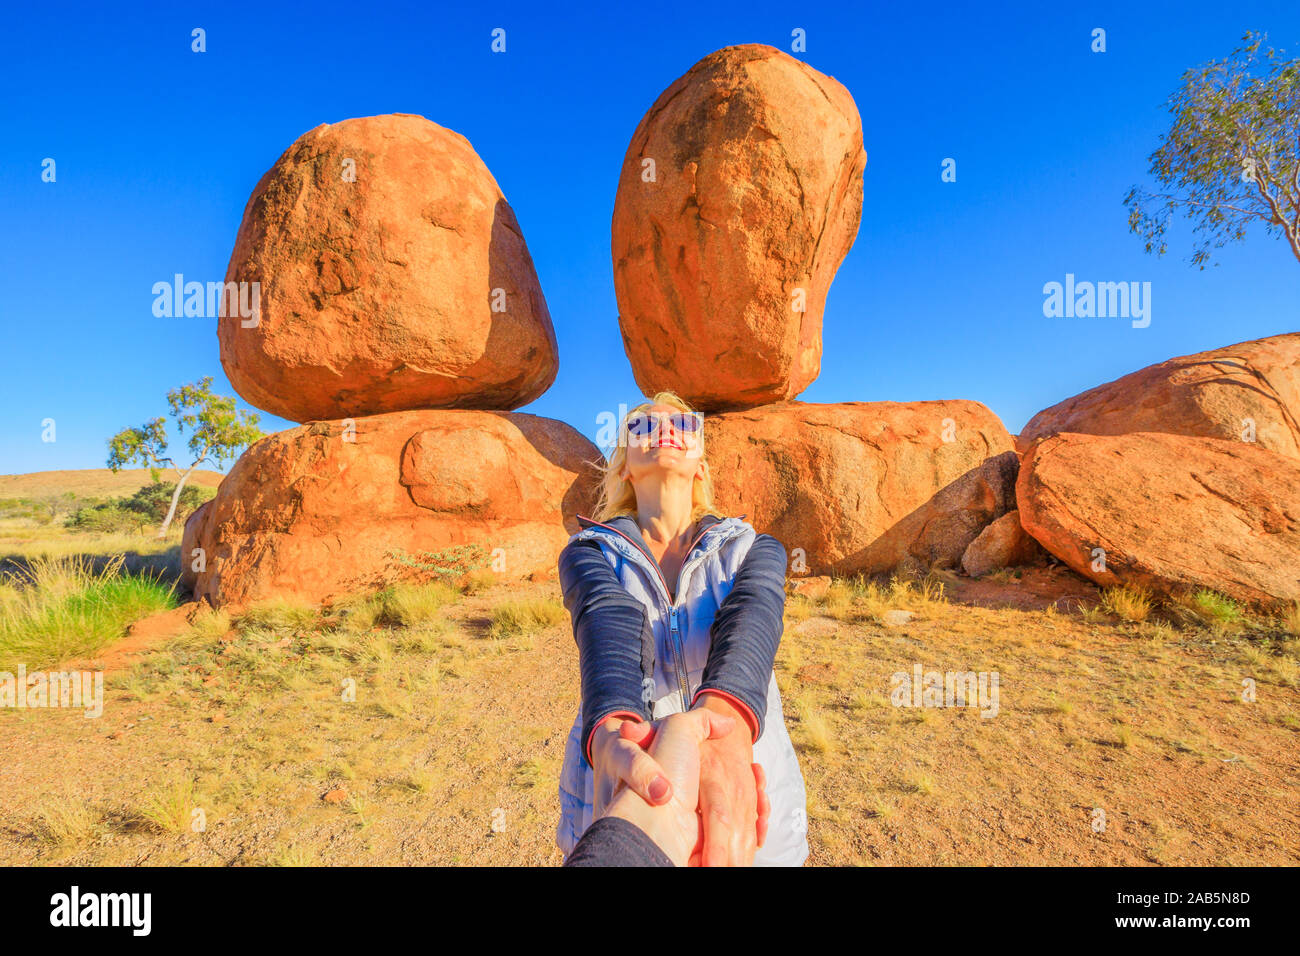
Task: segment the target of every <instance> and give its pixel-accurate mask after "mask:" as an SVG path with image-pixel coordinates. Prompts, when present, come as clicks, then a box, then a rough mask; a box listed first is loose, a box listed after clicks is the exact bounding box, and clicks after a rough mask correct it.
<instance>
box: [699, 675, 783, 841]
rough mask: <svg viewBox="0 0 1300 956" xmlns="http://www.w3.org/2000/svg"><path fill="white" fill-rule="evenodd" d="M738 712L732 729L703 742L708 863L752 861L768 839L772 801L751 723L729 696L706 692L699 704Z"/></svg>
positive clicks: (702, 799)
mask: <svg viewBox="0 0 1300 956" xmlns="http://www.w3.org/2000/svg"><path fill="white" fill-rule="evenodd" d="M701 708H703V709H707V710H710V711H712V712H713V713H715V714H721V715H724V716H729V717H733V718H734V719H735V723H734V725H733V726H732V729H731V731H730V732H729V733H727V734H725V735H721V736H719V737H716V738H711V739H708V740H705V741H704V742H703V743H701V744H700V808H699V809H700V819H701V821H702V823H703V826H704V843H703V847H702V850H701V860H700V862H701V865H703V866H752V865H753V863H754V851H755V850H756V849H757V848H758V847H760V846H762V845H763V843H764V841H765V840H766V839H767V826H768V819H769V817H770V816H771V813H772V804H771V802H770V801H769V800H768V797H767V792H766V789H765V784H766V778H765V777H764V775H763V768H762V767H760V766H759V765H758V764H756V763H754V743H753V738H752V737H751V735H750V730H749V725H748V724H747V723H746V722H745V720H744V719H743V718H742V717H741V716H740V712H739V711H738V710H737V709H736V707H735V706H734V705H732V704H731V703H730V702H729V701H727V700H726V699H725V698H722V697H718V696H716V695H714V694H709V693H705V694H704V695H703V696H702V697H701V698H700V702H699V704H698V706H697V708H696V709H701Z"/></svg>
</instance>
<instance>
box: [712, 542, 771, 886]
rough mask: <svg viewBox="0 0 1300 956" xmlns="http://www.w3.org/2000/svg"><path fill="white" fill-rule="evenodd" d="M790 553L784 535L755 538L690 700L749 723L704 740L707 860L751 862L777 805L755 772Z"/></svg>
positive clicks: (716, 621)
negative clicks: (781, 538)
mask: <svg viewBox="0 0 1300 956" xmlns="http://www.w3.org/2000/svg"><path fill="white" fill-rule="evenodd" d="M785 560H786V555H785V548H784V547H782V545H781V542H779V541H777V540H776V539H775V538H773V537H772V536H771V535H766V534H760V535H758V536H757V537H755V539H754V542H753V544H751V545H750V548H749V552H748V553H747V554H746V555H745V559H744V560H743V561H742V562H741V565H740V568H739V569H738V570H737V571H736V578H735V580H734V581H733V583H732V588H731V591H730V592H729V593H728V594H727V597H726V598H725V599H724V600H723V602H722V606H721V607H719V608H718V613H717V614H716V615H715V616H714V619H713V626H712V628H711V629H710V632H709V634H710V644H709V657H708V661H707V663H706V665H705V669H704V680H703V681H702V683H701V684H700V689H699V692H698V693H697V694H696V695H695V701H693V702H692V706H693V707H700V708H706V709H708V710H712V711H714V712H715V713H722V714H729V713H730V714H738V715H739V716H740V717H742V718H743V719H744V720H745V721H746V722H747V723H748V724H749V726H748V727H744V726H742V725H741V723H740V722H739V721H738V722H737V725H736V728H735V729H734V730H733V731H732V732H731V733H729V734H727V735H725V736H723V737H721V738H720V739H717V740H708V741H705V742H704V743H703V744H701V746H700V817H701V820H702V822H703V830H704V840H703V845H702V853H701V859H702V862H703V864H704V865H705V866H749V865H751V864H753V862H754V852H755V850H756V849H757V848H758V847H761V846H762V845H763V841H764V840H765V839H766V836H767V827H768V814H769V813H770V812H771V805H770V803H769V802H768V801H767V800H766V799H765V797H764V795H763V794H762V793H761V792H760V791H761V788H762V784H761V783H760V782H758V781H756V780H755V777H754V775H753V773H752V772H751V771H752V768H753V766H754V764H753V759H754V743H755V742H756V741H757V740H758V738H759V737H760V736H761V735H762V733H763V718H764V715H765V714H766V713H767V689H768V685H769V684H770V683H771V680H772V664H773V662H774V660H775V659H776V650H777V647H778V645H779V644H780V642H781V632H782V630H783V628H784V622H783V615H784V612H785ZM761 779H762V778H761V774H760V776H759V780H761Z"/></svg>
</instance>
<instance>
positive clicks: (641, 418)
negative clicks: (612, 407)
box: [627, 415, 650, 438]
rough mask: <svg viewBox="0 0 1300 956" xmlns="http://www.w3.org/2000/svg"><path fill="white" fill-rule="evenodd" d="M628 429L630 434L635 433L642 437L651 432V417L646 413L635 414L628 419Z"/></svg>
mask: <svg viewBox="0 0 1300 956" xmlns="http://www.w3.org/2000/svg"><path fill="white" fill-rule="evenodd" d="M627 431H628V434H629V435H635V436H636V437H637V438H642V437H644V436H646V435H649V434H650V419H649V418H647V417H646V416H645V415H634V416H633V417H631V418H629V419H628V420H627Z"/></svg>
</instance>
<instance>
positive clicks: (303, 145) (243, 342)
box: [217, 114, 559, 421]
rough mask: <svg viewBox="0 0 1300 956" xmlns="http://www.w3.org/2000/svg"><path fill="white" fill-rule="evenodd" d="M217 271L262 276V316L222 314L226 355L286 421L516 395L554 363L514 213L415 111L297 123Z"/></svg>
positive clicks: (458, 141)
mask: <svg viewBox="0 0 1300 956" xmlns="http://www.w3.org/2000/svg"><path fill="white" fill-rule="evenodd" d="M353 174H354V175H355V181H350V179H349V177H350V176H352V175H353ZM226 281H227V282H228V283H229V282H249V283H252V282H257V283H260V314H259V316H258V318H257V324H256V325H254V326H252V327H248V328H246V327H244V325H245V322H249V323H251V322H252V320H245V319H243V318H242V317H241V316H239V315H238V314H233V315H228V316H225V317H223V318H221V319H220V320H219V321H218V329H217V331H218V338H219V339H220V343H221V364H222V365H223V366H224V368H225V370H226V374H227V376H228V377H229V378H230V382H231V384H232V385H234V387H235V389H236V391H238V392H239V394H240V395H242V396H243V397H244V398H245V399H246V400H247V401H248V402H249V403H250V404H252V405H256V406H257V407H258V408H261V409H264V410H266V411H268V412H271V413H273V414H275V415H280V416H282V417H284V418H288V419H290V420H293V421H311V420H324V419H332V418H347V417H355V416H360V415H371V414H376V413H380V412H388V411H398V410H405V409H415V408H484V409H512V408H518V407H519V406H520V405H523V404H526V403H527V402H530V401H532V400H533V399H535V398H537V397H538V396H539V395H541V394H542V393H543V392H544V391H545V390H546V389H547V388H548V387H549V386H550V384H551V383H552V382H553V381H554V380H555V375H556V371H557V370H558V368H559V360H558V357H557V351H556V343H555V331H554V329H553V328H552V326H551V317H550V313H549V312H548V311H547V308H546V300H545V299H544V298H543V296H542V290H541V287H540V285H539V284H538V281H537V274H536V272H535V270H534V268H533V261H532V258H531V257H530V256H529V254H528V248H527V246H526V245H525V244H524V237H523V234H522V233H521V231H520V229H519V223H518V222H517V221H516V220H515V214H514V212H513V211H512V210H511V208H510V206H509V204H508V203H507V202H506V200H505V197H504V196H503V195H502V193H501V190H500V188H498V186H497V183H496V180H495V179H493V178H492V174H491V173H490V172H488V169H487V167H486V166H485V165H484V164H483V161H482V160H480V159H479V157H478V156H477V155H476V154H475V152H474V150H473V148H472V147H471V146H470V144H469V142H468V140H466V139H465V137H463V136H461V135H460V134H459V133H455V132H453V131H451V130H449V129H444V128H443V127H441V126H438V125H437V124H436V123H431V122H430V121H428V120H426V119H424V118H423V117H420V116H411V115H407V114H395V115H392V116H371V117H365V118H361V119H349V120H344V121H343V122H341V123H335V124H332V125H330V124H327V125H323V126H318V127H316V128H315V129H313V130H311V131H310V132H308V133H305V134H304V135H303V136H301V137H300V138H299V139H298V140H297V142H295V143H294V144H293V145H292V146H290V147H289V148H288V149H287V150H286V151H285V153H284V155H282V156H281V157H280V158H279V160H277V161H276V163H275V165H274V166H273V167H272V168H271V170H270V171H269V172H268V173H267V174H266V175H265V176H263V177H262V180H261V182H259V183H258V184H257V188H256V189H255V190H254V191H253V195H252V197H251V198H250V199H249V201H248V206H247V207H246V209H245V210H244V219H243V222H242V223H241V225H240V227H239V235H238V237H237V239H236V240H235V249H234V252H233V253H232V255H231V257H230V266H229V268H228V270H227V273H226ZM227 311H230V310H229V309H228V310H227Z"/></svg>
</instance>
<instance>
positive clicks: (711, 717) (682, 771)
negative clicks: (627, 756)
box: [598, 708, 761, 866]
mask: <svg viewBox="0 0 1300 956" xmlns="http://www.w3.org/2000/svg"><path fill="white" fill-rule="evenodd" d="M743 723H744V722H743V721H742V720H740V718H732V717H726V716H721V715H719V714H716V713H714V712H712V711H710V710H707V709H705V708H698V709H696V710H693V711H690V712H688V713H685V714H673V715H671V716H669V717H665V718H664V719H663V720H660V721H657V722H656V723H655V724H653V725H650V724H640V723H637V722H635V721H628V722H627V723H626V724H624V725H623V726H622V727H621V728H620V730H621V733H622V735H623V737H624V739H625V740H626V741H627V742H628V743H631V744H632V745H633V746H635V747H637V748H638V749H640V748H641V747H649V748H650V755H651V756H652V757H653V758H654V759H655V760H656V761H657V762H658V765H659V766H661V767H662V768H663V769H664V771H665V772H666V773H667V774H668V776H669V779H670V780H671V781H672V785H673V796H672V799H671V800H669V801H668V802H667V803H666V804H665V805H663V806H657V807H656V806H649V805H647V804H646V802H645V801H644V800H642V799H641V797H639V796H638V795H637V794H635V793H633V792H632V791H631V790H629V789H624V790H622V791H620V792H619V793H618V794H617V795H616V796H615V797H614V799H613V800H612V801H611V802H610V805H609V809H608V812H607V813H606V814H598V816H601V815H604V816H616V817H622V818H623V819H624V820H627V821H629V822H631V823H633V824H635V825H636V826H638V827H640V828H641V830H642V831H643V832H644V833H645V834H647V835H648V836H649V837H650V838H651V839H652V840H654V841H655V843H656V844H657V845H658V846H659V848H660V849H662V850H663V851H664V853H665V854H667V856H668V858H669V859H671V860H672V861H673V863H674V864H675V865H677V866H687V865H690V864H691V863H692V862H693V863H696V864H698V863H699V858H700V849H701V847H702V845H703V843H702V839H703V832H702V830H701V827H700V816H699V813H698V812H697V811H696V805H697V803H698V800H699V783H700V750H701V748H702V747H703V746H704V745H706V744H707V743H709V742H710V741H712V740H717V739H719V738H721V737H722V736H724V735H725V734H727V733H729V732H730V731H731V730H732V729H733V725H735V724H743ZM760 773H761V771H760ZM752 779H753V778H752V776H751V780H752Z"/></svg>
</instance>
